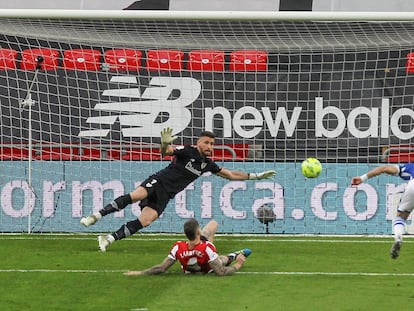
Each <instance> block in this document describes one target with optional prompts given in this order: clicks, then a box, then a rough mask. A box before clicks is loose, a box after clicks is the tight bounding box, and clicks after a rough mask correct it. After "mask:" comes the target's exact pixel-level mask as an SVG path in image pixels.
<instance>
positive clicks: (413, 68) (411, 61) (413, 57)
mask: <svg viewBox="0 0 414 311" xmlns="http://www.w3.org/2000/svg"><path fill="white" fill-rule="evenodd" d="M405 68H406V70H407V72H414V53H413V52H411V53H408V54H407V62H406V64H405Z"/></svg>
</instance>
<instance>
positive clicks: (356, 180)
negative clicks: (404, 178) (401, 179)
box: [351, 165, 398, 185]
mask: <svg viewBox="0 0 414 311" xmlns="http://www.w3.org/2000/svg"><path fill="white" fill-rule="evenodd" d="M381 174H388V175H397V174H398V167H397V166H395V165H383V166H378V167H376V168H374V169H372V170H370V171H369V172H368V173H366V174H364V175H361V176H356V177H353V178H352V180H351V185H359V184H362V183H363V182H365V181H367V180H368V179H369V178H371V177H375V176H378V175H381Z"/></svg>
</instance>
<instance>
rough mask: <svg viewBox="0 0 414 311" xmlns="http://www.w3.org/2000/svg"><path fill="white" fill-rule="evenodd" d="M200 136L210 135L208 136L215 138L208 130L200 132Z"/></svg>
mask: <svg viewBox="0 0 414 311" xmlns="http://www.w3.org/2000/svg"><path fill="white" fill-rule="evenodd" d="M200 137H210V138H216V135H214V133H213V132H210V131H204V132H202V133H201V134H200Z"/></svg>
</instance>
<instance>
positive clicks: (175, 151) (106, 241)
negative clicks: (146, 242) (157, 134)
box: [80, 128, 276, 252]
mask: <svg viewBox="0 0 414 311" xmlns="http://www.w3.org/2000/svg"><path fill="white" fill-rule="evenodd" d="M176 138H177V136H173V130H172V129H171V128H165V129H163V130H162V131H161V154H162V155H163V156H173V159H172V161H171V163H170V164H169V165H168V166H167V167H166V168H164V169H162V170H160V171H159V172H157V173H155V174H153V175H151V176H149V177H148V178H147V179H146V180H144V181H143V182H142V183H141V185H140V186H138V187H137V188H136V189H135V190H134V191H132V192H131V193H129V194H125V195H122V196H120V197H118V198H116V199H115V200H114V201H112V202H110V203H109V204H107V205H106V206H105V207H104V208H102V209H101V210H100V211H99V212H97V213H94V214H92V215H90V216H87V217H83V218H82V219H81V221H80V222H81V224H82V225H84V226H86V227H88V226H91V225H93V224H95V223H96V222H97V221H99V220H100V219H102V217H104V216H106V215H108V214H111V213H115V212H118V211H120V210H122V209H124V208H125V207H126V206H128V205H129V204H132V203H135V202H138V201H140V207H141V214H140V215H139V217H138V218H137V219H135V220H132V221H129V222H127V223H126V224H124V225H122V226H121V227H120V228H119V229H118V230H117V231H115V232H113V233H111V234H108V235H100V236H98V244H99V249H100V250H101V251H103V252H104V251H106V249H107V248H108V246H109V245H110V244H112V243H113V242H115V241H117V240H122V239H124V238H126V237H129V236H131V235H133V234H134V233H136V232H138V231H139V230H141V229H142V228H145V227H147V226H149V225H150V224H151V223H152V222H153V221H155V220H156V219H157V218H158V217H159V216H160V215H161V214H162V213H163V212H164V209H165V208H166V206H167V204H168V202H169V200H170V199H172V198H174V197H175V195H176V194H177V193H179V192H180V191H182V190H184V189H185V188H186V187H187V186H188V185H189V184H190V183H192V182H193V181H194V180H196V179H197V178H198V177H200V176H201V175H202V174H204V173H206V172H211V173H213V174H215V175H218V176H220V177H222V178H225V179H228V180H257V179H267V178H271V177H272V176H274V175H275V174H276V172H275V171H273V170H270V171H265V172H260V173H248V172H242V171H233V170H228V169H226V168H224V167H219V166H218V165H217V164H216V163H215V162H214V161H213V160H211V159H210V158H209V156H211V155H212V152H213V147H214V140H215V135H214V133H212V132H209V131H205V132H202V133H201V134H200V137H199V138H198V140H197V144H196V146H195V147H193V146H176V147H174V146H172V145H171V144H172V143H173V142H174V140H175V139H176Z"/></svg>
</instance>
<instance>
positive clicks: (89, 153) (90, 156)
mask: <svg viewBox="0 0 414 311" xmlns="http://www.w3.org/2000/svg"><path fill="white" fill-rule="evenodd" d="M73 159H74V160H84V161H88V160H101V159H102V154H101V149H100V148H99V147H97V148H94V147H90V146H85V145H82V146H81V147H79V154H78V155H76V156H74V157H73Z"/></svg>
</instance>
